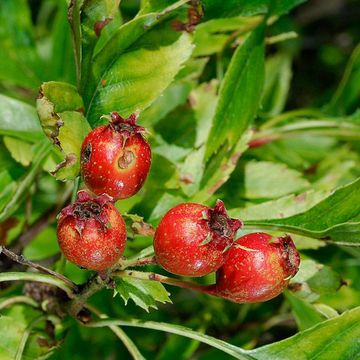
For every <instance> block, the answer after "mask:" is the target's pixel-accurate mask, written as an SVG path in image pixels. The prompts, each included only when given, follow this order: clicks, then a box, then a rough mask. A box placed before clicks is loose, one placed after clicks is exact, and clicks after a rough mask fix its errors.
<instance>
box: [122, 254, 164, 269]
mask: <svg viewBox="0 0 360 360" xmlns="http://www.w3.org/2000/svg"><path fill="white" fill-rule="evenodd" d="M157 263H158V262H157V260H156V257H155V256H149V257H145V258H142V259H132V260H130V259H129V260H123V261H122V262H121V263H120V267H119V270H125V269H126V268H128V267H135V266H146V265H157Z"/></svg>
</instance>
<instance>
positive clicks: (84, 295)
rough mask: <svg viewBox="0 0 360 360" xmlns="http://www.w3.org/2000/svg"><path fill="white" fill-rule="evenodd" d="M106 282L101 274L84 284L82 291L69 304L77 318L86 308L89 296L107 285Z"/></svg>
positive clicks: (70, 310) (71, 312)
mask: <svg viewBox="0 0 360 360" xmlns="http://www.w3.org/2000/svg"><path fill="white" fill-rule="evenodd" d="M105 285H106V283H105V282H104V281H103V280H102V279H101V277H100V276H99V275H97V274H96V275H95V276H93V277H92V278H90V280H89V281H88V282H87V283H86V284H85V285H84V287H83V289H82V291H81V292H80V293H79V294H78V295H77V296H76V297H75V298H73V300H71V301H70V303H69V305H68V310H69V313H70V314H71V315H72V316H73V317H75V318H77V316H78V314H79V312H80V311H81V310H82V309H83V308H84V306H85V304H86V302H87V300H88V298H90V297H91V296H92V295H94V294H95V293H97V292H98V291H100V290H101V289H103V288H104V287H105Z"/></svg>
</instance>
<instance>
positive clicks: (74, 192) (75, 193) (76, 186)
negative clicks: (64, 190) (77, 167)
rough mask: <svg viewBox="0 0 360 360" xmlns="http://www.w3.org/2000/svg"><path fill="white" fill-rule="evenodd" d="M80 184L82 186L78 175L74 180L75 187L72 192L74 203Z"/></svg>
mask: <svg viewBox="0 0 360 360" xmlns="http://www.w3.org/2000/svg"><path fill="white" fill-rule="evenodd" d="M79 186H80V176H77V177H76V178H75V180H74V187H73V190H72V194H71V203H74V202H75V200H76V195H77V192H78V190H79Z"/></svg>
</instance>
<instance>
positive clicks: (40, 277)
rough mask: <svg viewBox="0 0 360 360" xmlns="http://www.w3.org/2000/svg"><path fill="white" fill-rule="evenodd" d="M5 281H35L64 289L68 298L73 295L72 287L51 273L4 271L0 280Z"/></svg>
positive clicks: (71, 297) (0, 275)
mask: <svg viewBox="0 0 360 360" xmlns="http://www.w3.org/2000/svg"><path fill="white" fill-rule="evenodd" d="M5 281H35V282H41V283H45V284H49V285H53V286H56V287H58V288H59V289H61V290H64V291H65V293H66V294H67V295H68V296H69V298H70V299H73V298H74V297H75V294H74V291H73V290H75V289H74V288H71V287H70V286H69V285H68V284H67V283H65V282H64V281H63V280H61V279H58V278H56V277H54V276H51V275H45V274H39V273H31V272H4V273H1V274H0V282H5Z"/></svg>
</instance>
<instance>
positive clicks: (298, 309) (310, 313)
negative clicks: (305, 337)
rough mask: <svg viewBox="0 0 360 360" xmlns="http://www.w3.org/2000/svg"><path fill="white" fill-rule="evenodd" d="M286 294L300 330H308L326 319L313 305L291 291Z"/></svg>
mask: <svg viewBox="0 0 360 360" xmlns="http://www.w3.org/2000/svg"><path fill="white" fill-rule="evenodd" d="M285 296H286V299H287V300H288V302H289V303H290V306H291V310H292V312H293V314H294V317H295V320H296V323H297V325H298V328H299V330H300V331H302V330H306V329H308V328H310V327H312V326H314V325H316V324H318V323H320V322H322V321H324V320H325V318H324V316H321V315H320V314H319V312H318V311H316V309H315V307H314V306H313V305H311V304H309V303H308V302H306V301H304V300H302V299H300V298H298V297H296V296H294V295H292V294H291V293H289V292H286V293H285Z"/></svg>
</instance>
